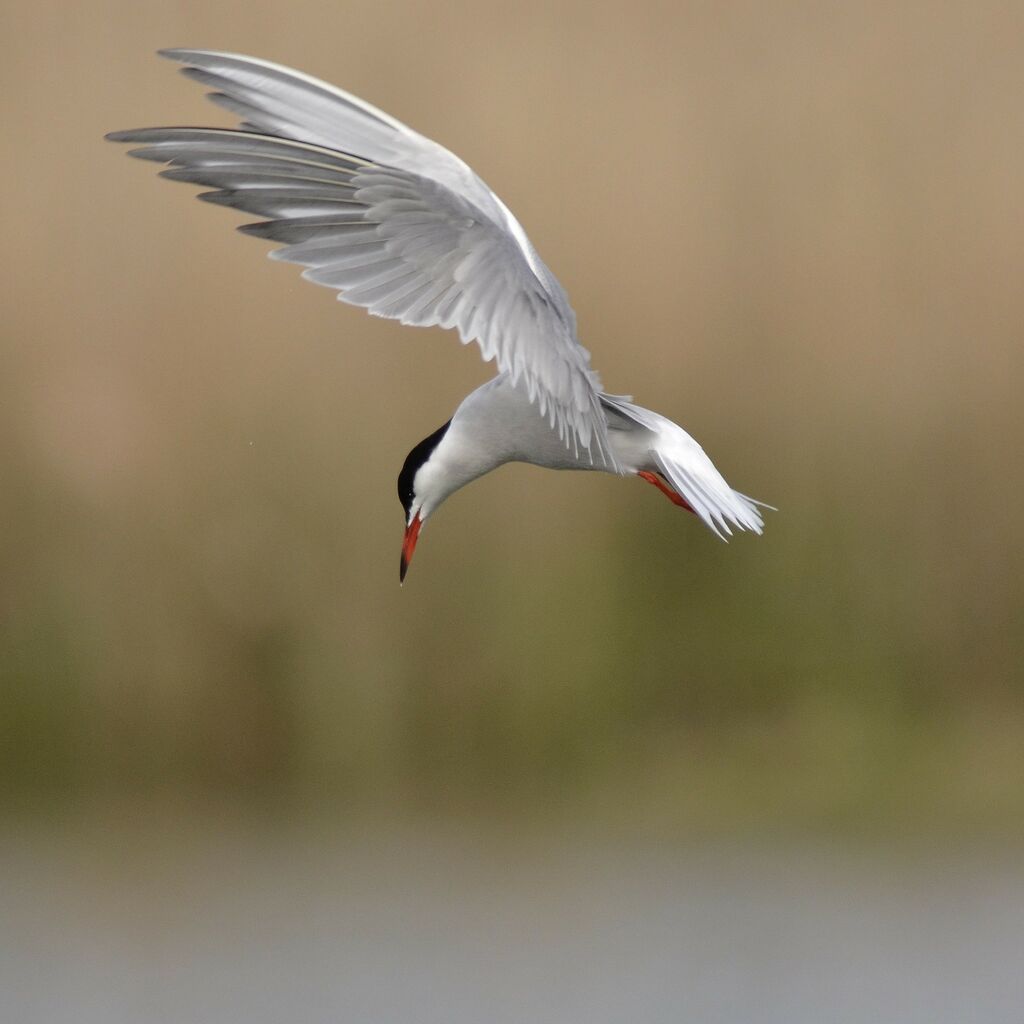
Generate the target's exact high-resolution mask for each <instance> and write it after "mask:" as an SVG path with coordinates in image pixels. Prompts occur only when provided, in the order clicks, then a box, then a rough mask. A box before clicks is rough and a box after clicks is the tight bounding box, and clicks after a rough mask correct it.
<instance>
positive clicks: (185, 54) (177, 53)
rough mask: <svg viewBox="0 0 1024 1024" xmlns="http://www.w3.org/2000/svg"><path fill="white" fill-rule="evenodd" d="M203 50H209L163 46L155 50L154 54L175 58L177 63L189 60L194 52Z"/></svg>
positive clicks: (165, 57)
mask: <svg viewBox="0 0 1024 1024" xmlns="http://www.w3.org/2000/svg"><path fill="white" fill-rule="evenodd" d="M204 52H209V51H204V50H193V49H192V48H191V47H188V46H164V47H161V48H160V49H159V50H157V51H156V55H157V56H158V57H163V58H164V59H165V60H176V61H178V63H179V64H184V63H186V62H187V61H189V60H191V59H192V56H193V55H194V54H197V53H204Z"/></svg>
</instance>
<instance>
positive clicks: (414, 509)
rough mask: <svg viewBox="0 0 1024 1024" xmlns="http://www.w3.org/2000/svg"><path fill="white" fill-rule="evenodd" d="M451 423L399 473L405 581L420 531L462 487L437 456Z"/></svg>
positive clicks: (413, 454)
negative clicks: (432, 514)
mask: <svg viewBox="0 0 1024 1024" xmlns="http://www.w3.org/2000/svg"><path fill="white" fill-rule="evenodd" d="M449 426H451V420H449V421H448V422H447V423H446V424H445V425H444V426H443V427H439V428H438V429H437V430H435V431H434V432H433V433H432V434H431V435H430V436H429V437H425V438H424V439H423V440H422V441H420V443H419V444H418V445H416V447H415V448H413V450H412V451H411V452H409V454H408V455H407V456H406V457H405V465H403V466H402V472H401V473H399V474H398V500H399V501H401V503H402V508H404V509H405V539H404V540H403V541H402V562H401V569H400V573H399V580H400V581H401V582H404V581H405V574H406V573H407V572H408V571H409V563H410V562H411V561H412V556H413V552H414V551H415V550H416V541H417V540H419V536H420V530H421V529H422V528H423V524H424V523H425V522H426V521H427V517H428V516H429V515H430V514H431V512H433V511H434V509H436V508H437V507H438V505H440V504H441V502H442V501H444V499H445V498H447V497H448V495H449V494H451V493H452V491H454V490H456V489H457V488H458V487H459V486H460V482H457V481H456V480H455V479H453V478H452V475H451V474H450V473H448V472H446V467H445V465H444V463H443V461H442V460H441V459H439V458H434V457H433V456H435V455H436V453H437V449H438V446H439V445H440V443H441V441H442V440H443V438H444V436H445V434H446V433H447V432H448V428H449Z"/></svg>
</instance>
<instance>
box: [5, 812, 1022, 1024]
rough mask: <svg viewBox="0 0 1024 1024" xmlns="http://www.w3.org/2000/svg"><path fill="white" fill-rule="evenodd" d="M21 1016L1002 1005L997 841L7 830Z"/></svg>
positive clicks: (1010, 925)
mask: <svg viewBox="0 0 1024 1024" xmlns="http://www.w3.org/2000/svg"><path fill="white" fill-rule="evenodd" d="M0 872H2V874H3V878H4V886H3V892H2V895H0V909H2V915H0V1015H2V1016H3V1019H4V1020H10V1021H19V1022H20V1024H36V1022H38V1024H64V1022H67V1024H93V1022H95V1024H115V1022H121V1021H123V1022H126V1024H127V1022H136V1024H151V1022H152V1024H164V1022H172V1021H199V1020H201V1021H204V1022H207V1024H234V1022H243V1021H244V1022H246V1024H278V1022H280V1021H285V1020H288V1021H304V1022H310V1024H315V1022H321V1021H322V1022H325V1024H326V1022H328V1021H379V1022H384V1021H395V1022H398V1021H416V1022H418V1024H477V1022H479V1021H483V1020H486V1021H494V1022H509V1024H512V1022H522V1021H531V1022H538V1024H541V1022H550V1024H556V1022H557V1024H574V1022H579V1024H606V1022H607V1024H613V1022H622V1021H643V1022H645V1024H676V1022H679V1021H690V1020H693V1021H702V1022H709V1024H750V1022H751V1021H757V1022H758V1024H820V1022H821V1021H829V1022H832V1024H847V1022H848V1024H864V1022H867V1021H899V1022H900V1024H918V1022H920V1024H967V1022H972V1021H977V1022H985V1024H1004V1022H1005V1024H1017V1022H1019V1021H1020V1016H1021V1008H1022V1007H1024V974H1022V972H1021V970H1020V958H1021V949H1022V948H1024V869H1022V866H1021V863H1020V860H1019V858H1017V857H1013V856H1009V855H1007V854H1006V853H1005V852H1004V853H1000V852H998V851H997V850H994V849H991V848H989V849H977V848H975V849H973V850H972V849H963V848H957V847H943V846H936V847H932V848H930V849H923V848H917V849H914V850H907V849H903V850H899V849H893V848H890V847H886V846H881V847H878V846H868V847H864V848H851V847H850V846H849V845H848V844H844V845H842V846H840V845H838V844H834V843H827V842H815V843H792V842H786V843H782V844H777V843H775V844H773V843H768V844H765V843H755V844H749V843H744V844H735V843H693V844H689V845H684V846H681V847H680V846H677V845H674V844H668V845H665V844H637V843H636V842H635V841H633V840H628V841H618V842H609V841H608V840H607V839H605V840H604V841H601V842H595V841H594V838H593V837H592V836H591V837H589V838H588V837H585V836H581V835H572V834H568V833H563V834H561V835H560V836H558V837H557V838H553V837H552V836H551V835H550V834H549V835H547V836H546V837H540V836H536V835H535V836H532V837H527V836H524V835H522V834H520V835H514V834H509V833H508V832H498V833H494V832H487V831H481V830H479V829H473V828H462V829H458V830H453V829H439V828H438V827H437V826H436V825H435V826H428V827H424V826H423V825H418V826H417V825H409V826H404V827H398V826H395V825H394V824H392V826H390V827H388V828H381V827H374V828H370V829H345V830H341V831H339V830H337V829H327V830H324V829H312V830H311V829H309V828H308V827H302V828H297V829H296V828H291V829H289V828H281V827H274V828H267V827H266V825H262V826H260V825H253V824H252V823H249V824H248V825H243V824H239V823H237V822H236V823H235V824H231V823H230V822H229V821H226V820H224V819H223V818H221V819H216V820H210V819H205V820H202V821H199V822H197V821H196V820H195V819H193V820H175V821H171V822H164V823H163V824H162V825H160V826H159V827H155V826H154V824H153V823H152V822H150V823H149V824H148V825H142V826H140V825H139V824H137V823H136V824H132V823H131V821H130V819H129V818H128V817H125V818H122V819H121V820H116V819H115V820H110V819H109V818H108V819H107V820H106V821H105V822H104V824H103V825H102V827H98V826H97V823H96V822H95V821H93V822H91V823H90V824H89V825H83V824H82V823H79V824H78V825H76V826H73V827H67V826H65V827H64V828H59V829H56V830H52V831H44V832H42V833H40V832H38V831H30V832H28V833H26V832H24V831H18V832H17V837H16V838H12V834H11V830H10V829H7V830H5V838H4V840H3V842H2V845H0Z"/></svg>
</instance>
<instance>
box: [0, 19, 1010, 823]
mask: <svg viewBox="0 0 1024 1024" xmlns="http://www.w3.org/2000/svg"><path fill="white" fill-rule="evenodd" d="M349 6H350V7H351V5H349ZM355 6H356V7H357V8H359V9H360V10H362V9H363V8H365V11H364V12H363V13H364V14H366V18H365V20H364V19H361V18H360V17H357V15H358V14H359V11H354V10H349V9H347V8H346V10H342V9H340V8H339V9H334V8H329V7H327V6H323V5H315V4H308V5H303V4H302V3H300V4H298V5H297V9H296V11H295V13H294V16H293V17H291V18H290V19H289V25H288V26H281V25H279V24H277V23H276V22H275V21H274V19H272V18H270V17H269V15H268V17H266V18H261V17H259V16H254V17H253V18H251V19H248V20H247V23H246V25H245V26H242V27H239V26H238V25H237V23H236V22H235V20H234V19H233V18H232V16H231V12H230V11H229V10H228V9H227V8H225V9H224V10H222V11H219V12H218V11H213V12H211V11H207V10H203V11H201V12H200V11H192V10H191V9H189V8H182V9H176V10H172V11H169V12H168V11H166V10H163V9H161V10H159V11H158V10H157V9H156V8H155V7H154V8H153V9H151V10H149V9H146V8H139V9H137V8H135V7H134V6H132V5H128V4H126V3H123V2H122V3H113V2H112V3H107V4H100V5H99V7H100V8H102V11H91V12H90V15H89V17H88V18H85V17H84V16H81V15H80V14H79V13H76V12H77V8H76V9H69V11H67V12H64V15H63V16H62V17H61V18H58V17H57V15H56V14H54V12H52V11H39V12H36V13H29V12H27V11H25V12H23V13H21V14H15V13H13V12H8V13H7V15H5V17H6V18H7V20H8V21H14V22H16V25H15V26H14V27H17V29H18V31H19V33H20V36H19V38H21V39H22V40H23V44H24V45H22V46H21V47H20V48H19V52H17V53H15V54H13V55H12V58H11V61H10V62H9V64H8V66H7V67H6V69H5V76H6V78H7V81H8V82H9V83H13V85H11V86H10V87H9V88H8V89H6V90H5V91H4V95H3V97H2V99H0V104H2V110H3V114H4V118H5V124H7V125H8V132H7V142H6V143H5V147H6V148H7V149H8V153H7V155H8V159H7V160H6V161H5V162H4V166H3V167H2V168H0V180H2V181H3V183H4V185H5V186H6V187H5V193H6V194H7V195H8V196H9V197H10V196H12V195H13V196H17V197H18V199H17V202H14V203H11V204H10V209H9V210H8V211H7V212H6V214H5V224H6V230H7V239H8V246H9V253H10V254H11V256H10V259H9V264H8V266H7V269H6V273H5V275H4V276H5V279H6V280H5V282H4V284H3V288H4V289H5V292H6V293H7V294H5V295H4V297H3V306H4V309H5V316H4V319H3V323H2V325H0V346H2V348H0V352H2V358H3V364H4V373H3V376H2V379H0V439H2V440H0V479H2V480H3V482H4V486H3V488H2V490H0V517H2V522H3V524H4V530H3V535H2V540H0V570H2V571H0V610H2V615H0V695H2V702H3V712H2V714H0V785H2V787H3V797H4V799H6V800H8V801H10V802H12V803H14V804H22V805H24V804H28V805H36V804H39V803H40V802H43V803H46V802H48V801H54V800H55V801H59V802H64V801H69V800H70V801H76V800H87V799H92V798H95V797H96V796H97V795H111V794H112V795H115V796H116V795H122V794H129V795H133V796H134V795H142V796H146V795H167V794H175V795H183V796H185V797H189V796H190V795H191V796H196V797H198V796H200V795H202V794H204V793H209V792H217V793H225V794H228V795H230V796H231V797H232V798H238V799H254V800H263V799H268V800H273V801H283V802H284V803H286V804H287V805H289V806H291V805H294V804H298V805H306V804H310V805H316V806H320V807H322V808H324V807H341V808H346V809H348V808H354V807H365V808H369V807H380V806H392V805H394V806H402V807H407V808H413V809H419V810H445V809H451V808H464V807H471V808H477V809H485V810H486V809H494V808H499V809H501V808H514V809H517V810H518V811H521V812H523V813H535V812H540V813H546V812H547V811H549V810H551V809H554V810H555V811H557V812H558V813H559V814H564V813H582V814H585V815H596V816H598V817H607V818H609V819H611V820H614V821H622V822H628V823H630V826H631V827H635V828H640V827H652V828H655V827H657V828H660V827H667V828H672V829H676V828H678V829H682V830H685V829H688V828H694V827H715V828H717V827H725V828H728V827H733V826H735V825H753V826H757V827H776V826H779V825H785V826H789V827H795V828H802V827H819V826H827V827H831V826H834V825H836V824H841V823H849V822H853V823H857V824H861V825H862V824H864V823H866V822H872V823H879V824H882V825H888V826H902V825H905V824H907V823H910V824H912V825H914V826H915V827H917V826H920V827H923V826H925V825H926V824H927V825H930V826H937V827H951V828H958V827H964V826H969V827H985V828H996V829H1004V830H1005V829H1012V830H1015V829H1016V828H1017V827H1018V825H1019V823H1020V821H1021V820H1022V819H1021V811H1022V810H1024V757H1022V756H1021V751H1022V750H1024V671H1022V666H1024V537H1022V530H1021V527H1022V525H1024V521H1022V499H1024V482H1022V479H1021V456H1020V448H1021V441H1022V439H1024V412H1022V407H1021V401H1020V382H1021V379H1022V370H1024V356H1022V346H1021V324H1022V323H1024V292H1022V290H1021V288H1020V284H1019V276H1020V274H1019V271H1020V241H1019V234H1020V232H1019V224H1020V214H1021V212H1022V211H1021V192H1020V188H1019V183H1020V180H1021V172H1022V170H1024V166H1022V164H1024V141H1022V138H1021V135H1020V132H1019V130H1018V129H1019V110H1018V105H1019V103H1018V101H1019V97H1020V95H1021V89H1022V87H1024V80H1022V79H1024V71H1022V67H1024V65H1022V64H1021V62H1020V60H1019V39H1020V31H1019V30H1020V29H1021V28H1022V27H1024V26H1022V25H1021V24H1020V22H1021V15H1020V13H1019V12H1018V11H1015V10H1013V9H1012V8H1007V7H1005V6H1003V5H997V4H985V3H983V4H981V5H978V4H966V3H964V4H953V5H948V6H946V7H944V8H943V9H942V11H941V12H940V11H939V10H938V9H936V8H934V5H928V4H923V3H921V4H908V5H896V6H892V5H883V4H880V3H879V4H863V5H857V8H856V10H854V9H852V8H842V7H828V8H826V7H822V6H821V5H817V4H810V3H808V4H787V5H780V6H779V7H778V8H777V9H776V7H775V5H759V4H753V3H748V4H740V3H736V4H733V3H727V4H723V5H714V6H706V5H680V6H673V7H672V8H671V11H669V9H667V8H666V9H662V8H661V7H660V6H658V5H650V6H643V5H641V6H639V7H636V8H631V9H630V12H629V14H628V15H627V14H626V13H625V12H622V11H620V10H618V9H617V8H616V7H612V6H604V5H597V6H594V5H591V4H582V3H579V4H569V5H566V6H565V8H564V10H563V11H562V12H561V13H560V15H559V17H558V18H557V19H555V16H554V15H552V14H551V13H550V12H548V10H547V8H546V6H545V5H543V4H540V3H537V4H533V5H528V7H529V8H530V10H529V11H527V12H524V14H523V16H522V17H521V18H519V17H517V19H516V23H515V24H514V25H509V24H506V23H505V19H504V15H503V14H502V13H501V12H500V11H499V10H498V8H494V9H493V10H489V9H487V8H486V7H483V8H481V7H479V6H477V5H470V4H468V3H456V4H452V5H450V7H449V8H446V9H445V10H444V11H434V12H433V13H432V14H431V20H430V24H429V32H430V38H431V40H432V46H431V47H430V48H427V49H429V52H424V48H423V47H422V46H421V45H420V39H421V37H422V33H423V32H424V31H427V30H428V26H427V23H426V22H425V21H424V20H423V19H424V18H425V17H426V15H425V14H424V13H423V12H421V11H420V10H419V8H416V7H414V6H413V5H412V4H396V5H383V6H380V5H370V4H369V2H368V0H365V2H364V3H362V5H360V4H359V3H357V4H356V5H355ZM371 6H372V16H371V14H370V10H371ZM307 8H308V9H307ZM253 10H254V11H255V12H257V13H258V10H259V5H258V4H257V5H255V7H254V8H253ZM129 12H134V13H132V14H131V16H130V17H129ZM553 19H554V20H553ZM352 23H359V24H362V25H363V26H364V32H365V35H366V38H364V39H363V40H362V42H361V43H360V45H359V46H358V47H356V46H355V45H354V44H353V43H351V42H349V41H346V34H345V33H344V32H343V31H341V30H342V28H344V27H345V26H347V25H350V24H352ZM314 25H315V27H313V26H314ZM332 26H333V27H334V28H336V29H337V30H338V31H336V32H335V31H330V29H331V27H332ZM9 27H11V26H9ZM456 28H457V29H458V31H456ZM475 38H476V39H484V38H486V39H487V41H488V47H487V55H486V60H484V59H483V55H482V53H481V52H478V51H480V47H473V46H469V47H468V48H467V46H466V45H465V41H466V40H467V39H469V40H472V39H475ZM83 39H84V40H87V41H88V42H89V44H90V45H88V46H84V45H82V41H83ZM182 41H184V42H187V43H193V44H195V45H210V46H225V47H229V48H232V49H237V50H240V51H244V52H251V53H256V54H258V55H262V56H267V57H270V58H273V59H278V60H281V61H284V62H287V63H292V64H294V65H297V66H300V67H302V68H303V69H305V70H308V71H310V72H311V73H314V74H318V75H321V76H323V77H326V78H329V79H332V80H335V81H337V82H339V84H342V85H344V86H346V87H347V88H350V89H352V90H353V91H356V92H358V93H361V94H363V95H365V96H367V97H368V98H369V99H370V100H372V101H373V102H375V103H377V104H379V105H381V106H382V107H384V108H385V109H388V110H390V111H392V112H394V113H395V114H396V115H398V116H400V117H402V118H403V119H405V120H407V121H409V122H410V123H412V124H413V125H415V126H416V127H417V128H419V129H421V130H423V131H425V132H427V133H428V134H431V135H434V136H435V137H438V138H439V139H440V141H443V142H444V143H446V144H447V145H449V146H451V147H452V148H453V149H454V150H455V151H456V152H458V153H459V154H460V155H462V156H464V157H465V158H466V159H467V160H468V161H469V162H470V163H471V164H472V165H473V166H474V167H475V168H476V169H477V170H478V171H479V172H480V173H481V174H482V175H483V176H484V177H485V179H487V180H488V181H489V183H490V184H491V185H492V186H493V187H494V188H495V189H496V190H497V191H498V192H499V193H500V194H501V195H502V196H503V198H504V199H505V200H506V201H507V202H508V203H509V205H510V206H512V208H513V209H515V210H516V212H517V214H519V215H520V217H521V219H522V221H523V223H524V224H525V226H526V228H527V230H528V231H529V232H530V234H531V237H532V239H533V241H534V242H535V244H536V245H537V246H538V248H539V249H540V250H541V252H543V253H544V255H545V258H546V259H547V261H548V262H549V263H550V265H551V266H552V267H553V268H554V269H555V271H556V272H557V273H558V274H559V275H560V277H561V279H562V281H563V283H564V284H565V285H566V287H567V289H568V291H569V293H570V296H571V298H572V300H573V302H574V305H575V307H576V309H577V312H578V314H579V316H580V322H581V329H582V334H583V337H584V340H585V342H586V343H587V344H588V346H589V347H590V348H591V349H592V351H593V352H594V357H595V363H596V365H597V367H598V368H599V369H600V370H601V371H602V373H603V375H604V378H605V382H606V384H607V386H608V387H609V389H610V390H612V391H626V390H629V391H633V392H635V394H636V396H637V399H638V401H640V402H642V403H643V404H646V405H649V406H651V407H652V408H655V409H658V410H659V411H661V412H663V413H665V414H666V415H668V416H670V417H673V418H675V419H677V420H678V421H679V422H680V423H682V424H683V425H684V426H686V427H687V429H689V430H690V431H691V432H692V433H693V434H694V435H695V436H696V437H697V438H698V439H699V440H700V441H701V442H702V443H703V444H704V445H705V446H706V447H707V449H708V451H709V453H710V454H711V455H712V457H713V458H714V459H715V461H716V462H717V464H718V465H719V466H720V468H721V469H722V470H723V472H724V473H725V474H726V476H727V477H728V479H729V480H730V481H731V482H732V483H733V484H734V486H736V487H737V488H739V489H740V490H742V491H744V492H746V493H750V494H753V495H754V496H756V497H759V498H763V499H764V500H766V501H769V502H771V503H773V504H775V505H778V506H779V508H780V509H781V511H780V512H779V513H778V514H771V515H770V516H769V521H768V528H767V531H766V534H765V536H764V537H763V538H760V539H757V538H750V537H741V538H738V539H737V540H736V541H735V542H734V543H732V544H730V545H729V546H728V547H727V546H724V545H721V544H719V543H717V542H716V541H715V540H714V539H713V538H711V537H710V536H708V535H706V534H705V533H704V532H703V531H701V529H700V528H699V527H698V526H697V525H696V524H695V523H694V522H693V521H692V520H691V519H690V518H688V517H686V516H685V515H683V514H681V513H679V512H678V511H677V510H675V509H673V508H672V507H671V506H670V505H669V504H668V503H667V502H664V501H661V500H660V499H659V498H658V496H657V495H656V494H655V493H654V492H653V490H651V489H650V488H647V487H644V486H643V485H641V484H640V483H635V482H632V481H617V480H613V479H611V478H600V477H598V476H594V477H593V478H591V477H590V476H589V475H582V474H577V475H565V474H544V473H542V472H540V471H537V470H533V469H530V468H528V467H522V466H517V467H509V468H507V469H505V470H502V471H501V472H500V473H497V474H494V476H493V477H492V478H489V479H486V480H484V481H481V482H479V483H477V484H474V485H473V486H472V487H471V488H469V489H467V490H466V491H465V492H463V493H460V494H458V495H457V496H456V497H454V498H453V499H452V501H451V502H450V503H449V504H448V505H446V506H445V508H444V509H443V510H442V511H441V512H440V513H439V514H438V515H437V516H436V517H435V519H434V520H433V521H432V522H431V524H430V529H429V530H428V531H426V532H425V536H424V541H423V543H422V545H421V548H420V552H419V553H418V555H417V559H416V564H415V565H414V566H413V569H412V571H411V573H410V577H409V580H408V582H407V585H406V586H405V588H404V589H402V590H399V587H398V582H397V563H398V549H399V542H400V534H401V512H400V508H399V505H398V502H397V501H396V499H395V496H394V478H395V476H396V475H397V472H398V469H399V467H400V466H401V463H402V459H403V458H404V456H405V453H406V451H407V450H408V449H409V448H410V447H411V446H412V445H413V444H414V443H415V442H416V441H418V440H419V439H420V438H421V437H422V436H425V435H426V434H427V433H428V432H429V431H431V430H433V429H434V428H435V427H436V426H437V425H438V424H439V423H441V422H443V421H444V419H446V418H447V417H448V416H449V415H450V412H451V410H452V409H453V408H454V406H455V404H456V403H457V402H458V400H459V398H460V397H461V396H462V394H464V393H465V392H466V391H467V390H468V389H469V388H470V387H471V386H473V385H474V384H475V383H477V382H479V381H480V380H482V379H483V376H484V374H485V373H486V370H482V369H481V368H480V367H479V366H478V365H476V364H475V361H474V360H475V355H474V354H473V353H471V352H464V351H460V350H459V346H458V345H457V344H455V342H454V338H452V337H449V336H446V335H443V334H441V333H440V332H418V333H417V332H413V331H410V330H407V329H401V328H399V327H397V326H396V325H391V324H386V323H381V322H375V321H371V320H369V319H367V318H365V317H364V316H362V315H361V314H360V313H359V312H358V311H355V310H352V309H349V308H346V307H341V306H337V305H336V304H335V303H334V302H333V301H332V299H331V296H330V295H329V294H328V293H327V292H325V291H323V290H317V289H312V288H310V287H308V286H306V285H304V284H303V283H301V282H300V281H298V279H297V277H296V275H294V274H293V273H291V271H290V268H286V267H281V266H275V265H272V264H269V263H268V262H267V261H265V260H264V259H263V252H262V250H261V248H260V246H259V245H257V244H254V243H253V242H252V241H251V240H248V239H243V238H240V237H236V236H233V234H232V231H231V230H230V228H231V224H232V220H231V217H230V216H225V215H224V214H223V212H222V211H217V210H213V209H210V208H207V207H204V206H202V205H201V204H197V203H195V201H194V200H192V199H191V198H190V197H189V195H188V194H187V190H185V189H183V188H180V187H177V186H175V187H172V186H170V185H169V184H168V183H166V182H160V181H158V180H155V179H154V177H153V175H152V173H151V169H150V168H147V167H144V166H140V165H138V164H132V163H131V162H129V161H127V160H125V159H124V157H123V155H122V154H121V153H120V152H118V151H116V150H115V149H114V148H113V147H105V146H104V145H103V144H102V143H101V141H100V139H101V136H102V134H103V132H104V131H107V130H110V129H114V128H123V127H130V126H135V125H140V124H150V123H154V124H160V123H188V122H191V123H197V122H200V123H224V119H223V117H222V116H221V115H220V114H219V113H218V112H217V111H216V110H215V109H214V108H211V107H208V106H207V105H205V104H204V103H203V102H202V100H201V97H200V94H199V93H198V92H197V90H196V89H195V88H194V86H190V85H189V84H188V83H186V82H184V81H182V80H181V79H179V78H177V77H176V76H175V75H174V74H173V73H172V68H171V67H170V66H169V65H165V64H162V63H161V62H159V61H157V60H155V59H154V58H152V57H151V51H152V49H153V48H155V47H156V46H158V45H177V44H179V43H181V42H182ZM382 51H383V52H387V53H388V54H389V60H387V61H384V62H381V61H379V60H378V59H376V57H375V56H374V54H377V53H380V52H382ZM42 55H45V57H46V59H45V60H42V59H41V57H42ZM55 60H56V61H59V63H60V66H61V68H62V73H61V75H60V76H59V78H58V77H55V76H53V75H51V74H50V72H49V68H50V67H51V66H52V65H53V63H54V61H55ZM69 153H73V154H74V159H73V160H72V161H69V159H68V154H69Z"/></svg>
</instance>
